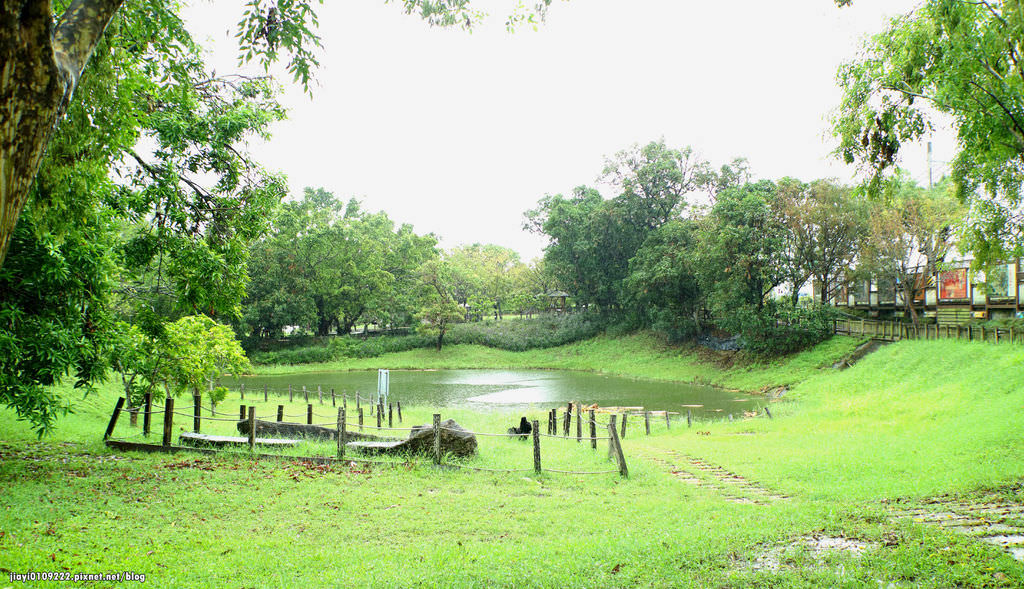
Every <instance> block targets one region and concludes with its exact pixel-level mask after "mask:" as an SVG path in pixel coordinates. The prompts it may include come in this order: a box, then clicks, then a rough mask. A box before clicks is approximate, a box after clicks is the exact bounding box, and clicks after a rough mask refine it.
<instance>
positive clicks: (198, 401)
mask: <svg viewBox="0 0 1024 589" xmlns="http://www.w3.org/2000/svg"><path fill="white" fill-rule="evenodd" d="M202 409H203V397H202V396H201V395H192V431H194V432H195V433H197V434H198V433H199V424H200V422H201V421H202V415H201V414H200V411H202Z"/></svg>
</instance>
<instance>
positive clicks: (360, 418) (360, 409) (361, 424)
mask: <svg viewBox="0 0 1024 589" xmlns="http://www.w3.org/2000/svg"><path fill="white" fill-rule="evenodd" d="M356 400H357V401H358V400H359V397H356ZM359 431H363V408H362V407H360V408H359Z"/></svg>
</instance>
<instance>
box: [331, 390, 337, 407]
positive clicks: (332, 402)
mask: <svg viewBox="0 0 1024 589" xmlns="http://www.w3.org/2000/svg"><path fill="white" fill-rule="evenodd" d="M337 406H338V400H337V398H336V397H335V396H334V387H331V407H337Z"/></svg>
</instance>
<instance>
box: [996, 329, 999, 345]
mask: <svg viewBox="0 0 1024 589" xmlns="http://www.w3.org/2000/svg"><path fill="white" fill-rule="evenodd" d="M996 343H997V344H998V343H999V328H998V327H997V328H996Z"/></svg>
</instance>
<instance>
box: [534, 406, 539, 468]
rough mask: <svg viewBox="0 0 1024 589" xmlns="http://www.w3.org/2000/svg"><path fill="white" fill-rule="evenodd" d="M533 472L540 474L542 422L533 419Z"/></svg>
mask: <svg viewBox="0 0 1024 589" xmlns="http://www.w3.org/2000/svg"><path fill="white" fill-rule="evenodd" d="M533 472H535V473H537V474H540V422H539V421H537V420H536V419H534V420H533Z"/></svg>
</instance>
